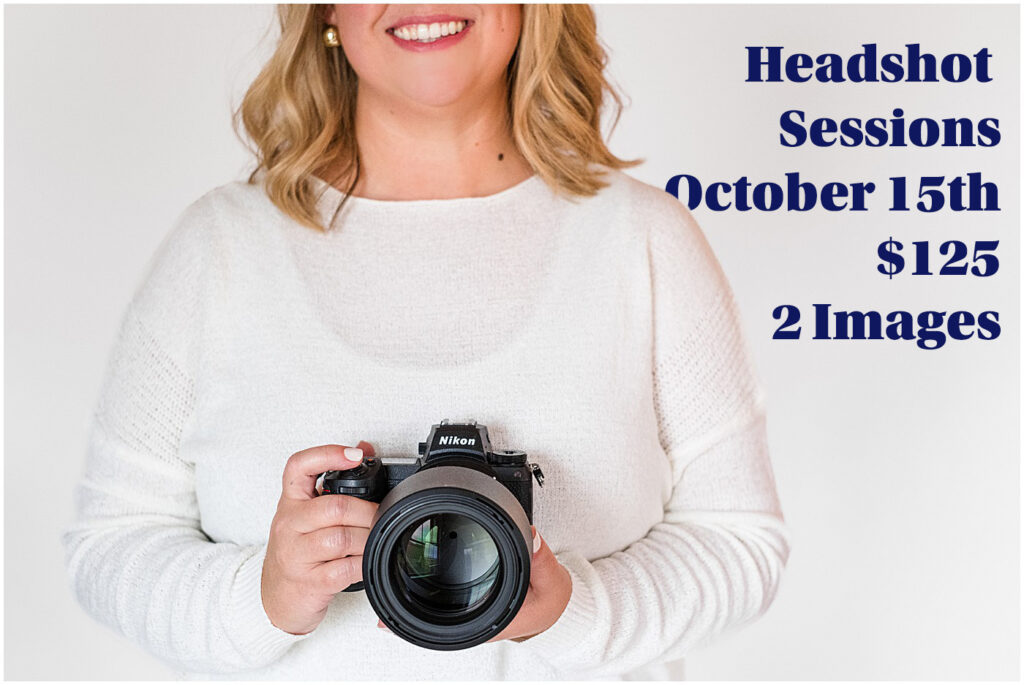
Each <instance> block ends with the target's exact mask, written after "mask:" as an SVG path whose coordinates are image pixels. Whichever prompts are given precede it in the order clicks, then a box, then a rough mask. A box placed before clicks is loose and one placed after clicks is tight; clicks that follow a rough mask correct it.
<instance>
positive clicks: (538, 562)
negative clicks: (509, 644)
mask: <svg viewBox="0 0 1024 685" xmlns="http://www.w3.org/2000/svg"><path fill="white" fill-rule="evenodd" d="M533 548H534V552H533V559H532V560H531V562H530V589H529V590H528V591H527V593H526V599H525V600H524V601H523V606H521V607H520V608H519V612H518V613H517V614H516V617H515V618H514V619H512V622H511V623H509V624H508V625H507V626H506V627H505V629H504V630H502V631H501V632H500V633H498V634H497V635H496V636H495V637H493V638H491V639H490V640H488V642H496V641H498V640H515V641H516V642H522V641H523V640H526V639H528V638H531V637H533V636H534V635H539V634H540V633H543V632H544V631H545V630H547V629H548V628H550V627H551V626H553V625H554V624H555V621H557V620H558V619H559V617H560V616H561V615H562V612H563V611H565V607H566V606H567V605H568V604H569V597H571V596H572V578H571V577H570V576H569V572H568V571H567V570H566V569H565V567H564V566H562V565H561V564H560V563H558V559H556V558H555V554H554V552H552V551H551V548H550V547H548V545H547V543H546V542H544V539H543V538H542V537H541V536H540V533H538V532H537V529H536V528H534V529H533ZM377 627H379V628H383V629H384V630H387V627H386V626H385V625H384V623H383V622H382V621H378V622H377Z"/></svg>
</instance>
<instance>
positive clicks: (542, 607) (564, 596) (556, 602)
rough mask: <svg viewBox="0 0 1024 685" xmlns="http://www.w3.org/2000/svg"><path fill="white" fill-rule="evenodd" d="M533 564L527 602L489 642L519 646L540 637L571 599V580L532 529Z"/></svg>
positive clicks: (546, 545)
mask: <svg viewBox="0 0 1024 685" xmlns="http://www.w3.org/2000/svg"><path fill="white" fill-rule="evenodd" d="M533 548H534V552H533V560H532V561H531V563H530V589H529V591H528V592H527V593H526V601H524V602H523V606H522V607H520V609H519V613H517V614H516V617H515V618H514V619H512V622H511V623H509V624H508V626H506V627H505V629H504V630H503V631H501V632H500V633H498V635H497V636H496V637H494V638H493V639H491V640H489V642H494V641H496V640H515V641H516V642H522V641H523V640H525V639H527V638H531V637H533V636H534V635H539V634H540V633H543V632H544V631H545V630H547V629H548V628H550V627H551V626H553V625H554V624H555V621H557V620H558V619H559V617H560V616H561V615H562V612H563V611H565V607H566V606H567V605H568V604H569V597H571V596H572V578H571V577H570V576H569V572H568V571H567V570H566V569H565V567H564V566H562V565H561V564H560V563H558V559H556V558H555V554H554V552H552V551H551V548H550V547H548V544H547V543H546V542H544V539H543V538H542V537H541V536H540V533H538V532H537V529H536V528H534V529H533Z"/></svg>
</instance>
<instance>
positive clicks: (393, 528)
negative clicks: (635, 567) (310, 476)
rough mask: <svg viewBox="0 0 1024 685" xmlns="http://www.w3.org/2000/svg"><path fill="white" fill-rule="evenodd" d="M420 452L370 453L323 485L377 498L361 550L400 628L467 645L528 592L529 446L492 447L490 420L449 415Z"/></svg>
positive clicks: (503, 619) (384, 615)
mask: <svg viewBox="0 0 1024 685" xmlns="http://www.w3.org/2000/svg"><path fill="white" fill-rule="evenodd" d="M418 451H419V455H420V456H419V457H418V458H383V459H382V458H376V457H364V459H363V463H362V464H360V465H359V466H356V467H355V468H352V469H347V470H344V471H328V472H327V473H325V474H324V478H323V493H324V494H325V495H327V494H338V495H350V496H352V497H358V498H360V499H365V500H369V501H371V502H379V503H380V506H379V507H378V508H377V513H376V515H375V517H374V519H373V524H372V526H371V529H370V535H369V538H368V539H367V541H366V547H365V549H364V551H363V582H362V583H356V584H355V585H353V586H351V587H349V588H346V592H348V591H353V590H362V589H365V590H366V594H367V598H368V599H369V601H370V605H371V606H372V607H373V609H374V611H375V612H376V613H377V616H379V617H380V619H381V621H382V622H383V623H384V624H385V625H386V626H387V627H388V628H389V629H390V630H391V632H393V633H394V634H395V635H398V636H399V637H402V638H403V639H405V640H407V641H409V642H412V643H413V644H416V645H420V646H422V647H427V648H430V649H438V650H455V649H466V648H468V647H473V646H475V645H478V644H481V643H483V642H486V641H487V640H489V639H491V638H492V637H494V636H495V635H497V634H498V633H499V632H501V631H502V630H503V629H504V628H505V626H507V625H508V624H509V623H510V622H511V621H512V619H513V618H514V617H515V615H516V612H517V611H519V607H520V606H522V603H523V600H524V599H525V598H526V592H527V590H528V589H529V586H530V559H531V557H532V554H533V542H532V540H533V534H532V532H531V530H530V524H531V523H532V521H533V481H534V480H536V481H537V483H538V484H539V485H543V482H544V477H543V474H542V473H541V470H540V467H538V466H537V465H536V464H532V463H530V462H529V461H527V457H526V453H525V452H520V451H516V450H499V451H494V450H492V449H491V444H490V440H489V438H488V436H487V427H486V426H482V425H479V424H477V423H476V422H471V423H450V422H448V421H447V420H446V421H442V422H441V423H440V424H435V425H434V426H433V427H432V428H431V429H430V434H429V435H428V436H427V440H426V442H421V443H420V444H419V450H418Z"/></svg>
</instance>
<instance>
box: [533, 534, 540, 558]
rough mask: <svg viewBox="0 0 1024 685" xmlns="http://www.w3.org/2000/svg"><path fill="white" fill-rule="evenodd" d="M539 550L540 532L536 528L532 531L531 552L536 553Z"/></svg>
mask: <svg viewBox="0 0 1024 685" xmlns="http://www.w3.org/2000/svg"><path fill="white" fill-rule="evenodd" d="M539 551H540V533H538V532H537V530H536V529H534V531H533V553H534V554H536V553H537V552H539Z"/></svg>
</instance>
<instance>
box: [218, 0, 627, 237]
mask: <svg viewBox="0 0 1024 685" xmlns="http://www.w3.org/2000/svg"><path fill="white" fill-rule="evenodd" d="M325 7H326V6H325V5H317V4H303V5H290V4H282V5H278V6H277V18H278V21H279V24H280V29H281V35H280V38H279V40H278V43H277V47H276V49H275V51H274V54H273V55H272V56H271V58H270V60H269V61H268V62H267V63H266V65H264V67H263V69H262V71H260V73H259V75H258V76H257V77H256V79H255V80H254V81H253V82H252V84H251V85H250V86H249V89H248V90H247V91H246V93H245V96H244V98H243V99H242V102H241V104H240V105H239V107H238V108H237V109H236V110H235V111H234V112H233V115H232V123H233V126H234V129H235V133H236V134H237V135H238V136H239V138H240V139H242V141H243V143H245V144H246V145H247V146H248V147H250V149H251V150H252V152H253V153H254V154H255V156H256V160H257V164H256V167H255V168H254V169H253V170H252V172H251V173H250V175H249V179H248V182H249V183H254V182H255V179H256V175H257V174H258V173H259V171H260V169H265V172H266V173H265V178H264V189H265V190H266V193H267V195H268V197H269V198H270V200H271V201H272V202H273V203H274V204H275V205H276V206H277V207H278V208H280V209H281V211H282V212H284V213H285V214H287V215H289V216H291V217H292V218H294V219H295V220H296V221H298V222H299V223H301V224H303V225H305V226H308V227H310V228H315V229H319V230H321V231H326V230H327V227H325V226H323V225H322V224H321V219H320V215H319V213H318V212H317V210H316V203H317V202H318V199H319V198H318V197H315V196H314V189H313V186H312V184H311V183H310V178H309V175H310V174H315V173H317V172H318V171H319V170H320V169H326V168H329V167H332V166H333V167H335V168H338V169H340V172H339V174H338V176H337V177H336V178H333V179H324V180H326V181H328V182H329V183H332V184H334V185H339V184H340V183H341V182H344V184H345V187H347V191H346V192H345V198H346V199H347V198H348V197H349V196H350V195H351V193H352V191H353V189H354V188H355V186H356V183H357V182H358V180H359V173H360V165H359V147H358V145H357V143H356V135H355V126H354V122H355V113H356V90H357V88H356V85H357V81H358V79H357V76H356V73H355V71H354V70H353V69H352V66H351V65H350V64H349V62H348V60H347V59H346V58H345V53H344V51H343V50H342V49H341V47H338V48H327V47H325V46H324V44H323V40H322V32H323V29H324V27H325V21H324V15H323V9H324V8H325ZM522 12H523V17H522V32H521V34H520V37H519V43H518V45H517V46H516V49H515V52H514V53H513V56H512V59H511V61H510V62H509V66H508V70H507V79H508V115H509V122H510V126H511V131H512V137H513V140H514V141H515V143H516V146H517V147H518V149H519V152H520V153H521V154H522V155H523V157H525V158H526V161H527V162H528V163H529V164H530V166H531V167H532V168H533V170H534V172H535V173H536V174H537V175H538V176H540V177H541V178H542V179H543V180H544V181H545V182H546V183H547V184H548V185H549V186H551V187H552V188H554V189H555V190H556V191H559V192H561V193H563V194H567V195H570V196H588V195H593V194H594V193H596V192H597V191H598V190H600V189H601V188H602V187H604V186H605V185H606V183H605V182H604V181H603V180H602V178H601V175H602V173H603V170H601V169H600V168H599V167H595V165H600V166H603V167H607V168H612V169H620V168H623V167H627V166H632V165H634V164H637V163H638V161H636V160H634V161H627V160H622V159H619V158H618V157H616V156H615V155H613V154H612V153H611V152H610V151H609V150H608V147H607V146H606V145H605V142H604V137H603V136H602V134H601V113H602V108H603V106H604V104H605V103H606V100H605V96H606V95H607V96H608V97H609V98H610V100H611V102H612V104H613V106H614V117H613V119H612V127H614V125H615V123H616V122H617V121H618V117H619V114H620V113H621V110H622V99H621V97H620V96H619V94H618V93H617V92H616V91H615V89H614V88H613V87H612V86H611V84H610V83H609V82H608V81H607V79H606V78H605V75H604V67H605V64H606V63H607V53H606V52H605V50H604V48H603V47H602V46H601V44H600V43H599V41H598V38H597V23H596V21H595V18H594V12H593V10H592V9H591V7H590V6H589V5H553V4H552V5H547V4H545V5H534V4H525V5H523V7H522ZM240 125H241V126H244V128H245V131H246V133H248V136H249V138H250V139H251V141H252V145H250V144H249V143H248V142H247V141H246V140H245V138H244V136H243V135H242V134H241V133H240V130H239V128H240ZM341 204H342V205H343V204H344V201H343V202H342V203H341ZM340 209H341V206H339V207H338V208H337V211H340ZM337 211H336V212H335V216H337ZM333 218H334V217H332V221H331V223H333Z"/></svg>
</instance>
